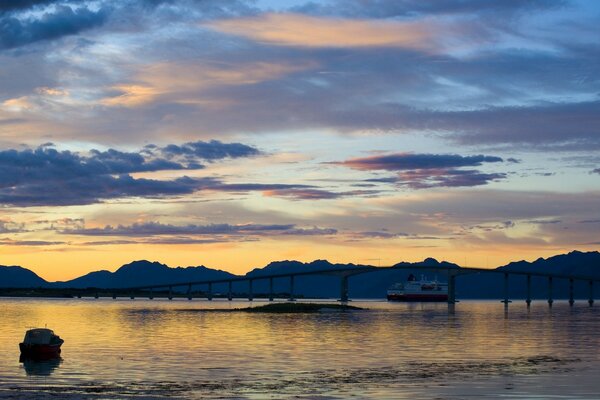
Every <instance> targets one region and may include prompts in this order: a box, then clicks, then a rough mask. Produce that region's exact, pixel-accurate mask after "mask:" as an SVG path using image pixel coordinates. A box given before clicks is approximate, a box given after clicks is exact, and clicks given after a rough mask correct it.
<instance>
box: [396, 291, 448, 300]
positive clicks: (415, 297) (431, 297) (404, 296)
mask: <svg viewBox="0 0 600 400" xmlns="http://www.w3.org/2000/svg"><path fill="white" fill-rule="evenodd" d="M387 299H388V300H389V301H428V302H436V301H440V302H441V301H448V294H443V293H439V294H432V293H423V294H421V293H403V294H400V293H393V294H391V293H390V294H388V295H387Z"/></svg>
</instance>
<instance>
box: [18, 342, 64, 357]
mask: <svg viewBox="0 0 600 400" xmlns="http://www.w3.org/2000/svg"><path fill="white" fill-rule="evenodd" d="M61 345H62V343H60V344H26V343H19V349H20V350H21V354H22V355H24V356H27V357H34V358H35V357H39V358H46V357H48V358H50V357H57V356H59V355H60V346H61Z"/></svg>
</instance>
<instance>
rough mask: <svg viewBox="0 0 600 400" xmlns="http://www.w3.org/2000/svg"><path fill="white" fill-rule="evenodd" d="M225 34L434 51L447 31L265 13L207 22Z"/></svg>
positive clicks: (287, 42)
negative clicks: (439, 39)
mask: <svg viewBox="0 0 600 400" xmlns="http://www.w3.org/2000/svg"><path fill="white" fill-rule="evenodd" d="M205 26H208V27H210V28H212V29H215V30H218V31H220V32H223V33H228V34H232V35H238V36H243V37H247V38H250V39H253V40H256V41H262V42H268V43H272V44H277V45H284V46H302V47H400V48H407V49H416V50H424V51H432V50H435V49H437V48H438V47H439V43H438V38H439V37H440V36H442V35H443V33H444V32H442V31H447V28H444V27H443V25H441V24H439V23H434V22H432V21H423V20H421V21H371V20H356V19H353V20H350V19H340V18H318V17H311V16H306V15H300V14H264V15H261V16H258V17H250V18H238V19H227V20H221V21H217V22H213V23H210V24H207V25H205Z"/></svg>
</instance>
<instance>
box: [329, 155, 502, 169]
mask: <svg viewBox="0 0 600 400" xmlns="http://www.w3.org/2000/svg"><path fill="white" fill-rule="evenodd" d="M502 161H503V160H502V158H500V157H495V156H484V155H476V156H460V155H457V154H413V153H395V154H387V155H376V156H370V157H363V158H351V159H349V160H346V161H342V162H338V163H336V164H340V165H344V166H347V167H350V168H353V169H359V170H363V171H370V170H386V171H406V170H415V169H446V168H457V167H467V166H469V167H473V166H480V165H482V164H483V163H490V162H492V163H496V162H502Z"/></svg>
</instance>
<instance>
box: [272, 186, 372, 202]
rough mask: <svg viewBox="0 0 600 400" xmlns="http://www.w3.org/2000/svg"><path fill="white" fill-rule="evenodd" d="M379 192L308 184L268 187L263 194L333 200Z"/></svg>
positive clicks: (294, 198) (295, 198)
mask: <svg viewBox="0 0 600 400" xmlns="http://www.w3.org/2000/svg"><path fill="white" fill-rule="evenodd" d="M378 193H380V191H378V190H349V191H345V192H331V191H329V190H323V189H316V188H313V187H310V186H306V187H295V188H294V187H291V188H282V189H267V190H265V191H264V192H263V195H265V196H268V197H283V198H290V199H293V200H331V199H339V198H342V197H358V196H374V195H376V194H378Z"/></svg>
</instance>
